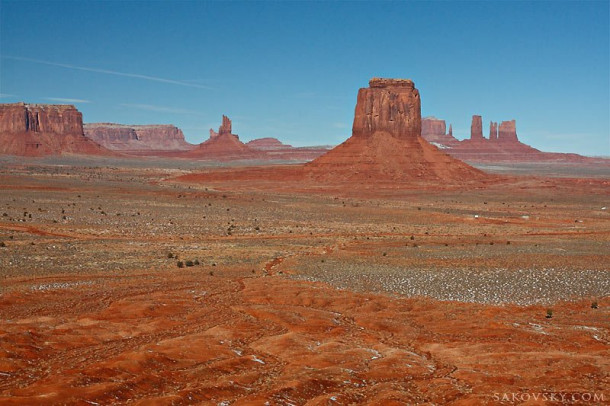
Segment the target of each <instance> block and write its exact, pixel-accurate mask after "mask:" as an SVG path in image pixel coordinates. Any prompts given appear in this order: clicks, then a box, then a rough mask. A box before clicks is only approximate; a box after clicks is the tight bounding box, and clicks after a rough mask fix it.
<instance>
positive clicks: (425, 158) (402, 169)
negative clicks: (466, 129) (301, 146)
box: [305, 78, 486, 184]
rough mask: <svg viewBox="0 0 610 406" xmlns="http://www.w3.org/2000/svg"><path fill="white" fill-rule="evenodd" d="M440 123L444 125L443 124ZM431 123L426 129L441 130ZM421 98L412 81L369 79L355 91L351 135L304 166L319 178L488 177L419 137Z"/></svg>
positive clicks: (459, 179) (454, 179) (377, 180)
mask: <svg viewBox="0 0 610 406" xmlns="http://www.w3.org/2000/svg"><path fill="white" fill-rule="evenodd" d="M443 125H444V123H443ZM440 127H441V125H440V124H438V123H435V122H434V123H433V122H430V123H428V124H426V128H427V129H432V128H433V129H435V130H434V131H437V130H440ZM421 133H422V119H421V101H420V95H419V91H418V90H417V89H416V88H415V85H414V83H413V81H411V80H406V79H380V78H373V79H371V81H370V82H369V87H368V88H362V89H360V90H359V91H358V99H357V102H356V109H355V114H354V124H353V127H352V136H351V137H350V138H349V139H348V140H347V141H345V142H344V143H343V144H341V145H339V146H337V147H335V148H334V149H332V150H331V151H329V152H328V153H326V154H324V155H322V156H321V157H319V158H317V159H315V160H314V161H312V162H310V163H309V164H306V166H305V169H306V172H307V173H308V174H309V176H310V177H312V178H315V179H319V180H322V181H331V182H336V181H339V182H341V181H358V182H375V183H376V184H377V183H383V182H419V181H425V182H429V181H432V182H435V181H438V182H443V183H456V182H457V183H462V182H467V181H471V180H478V179H483V178H484V177H486V175H485V174H483V173H482V172H481V171H479V170H477V169H475V168H472V167H471V166H469V165H467V164H465V163H463V162H461V161H459V160H457V159H455V158H452V157H450V156H449V155H446V154H445V153H443V152H441V151H440V150H439V149H438V148H436V147H435V146H432V145H430V144H429V143H428V142H427V141H426V140H424V139H423V138H422V137H421Z"/></svg>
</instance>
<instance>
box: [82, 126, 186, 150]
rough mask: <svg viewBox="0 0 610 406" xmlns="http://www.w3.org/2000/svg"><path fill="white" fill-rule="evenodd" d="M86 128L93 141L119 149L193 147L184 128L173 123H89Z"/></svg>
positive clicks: (176, 148)
mask: <svg viewBox="0 0 610 406" xmlns="http://www.w3.org/2000/svg"><path fill="white" fill-rule="evenodd" d="M84 130H85V135H86V136H87V137H89V138H91V139H92V140H93V141H95V142H97V143H99V144H101V145H103V146H104V147H106V148H108V149H111V150H117V151H152V150H159V151H173V150H176V151H182V150H187V149H190V148H192V147H193V146H192V145H191V144H189V143H187V142H186V140H185V139H184V134H183V133H182V130H180V129H179V128H178V127H176V126H174V125H171V124H147V125H126V124H116V123H87V124H85V126H84Z"/></svg>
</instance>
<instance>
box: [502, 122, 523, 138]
mask: <svg viewBox="0 0 610 406" xmlns="http://www.w3.org/2000/svg"><path fill="white" fill-rule="evenodd" d="M498 141H499V142H519V138H517V122H516V121H515V120H510V121H502V122H501V123H500V127H499V128H498Z"/></svg>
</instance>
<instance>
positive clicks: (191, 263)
mask: <svg viewBox="0 0 610 406" xmlns="http://www.w3.org/2000/svg"><path fill="white" fill-rule="evenodd" d="M184 264H185V265H186V266H194V265H195V264H194V263H193V261H191V260H190V259H189V260H187V261H186V262H185V263H184Z"/></svg>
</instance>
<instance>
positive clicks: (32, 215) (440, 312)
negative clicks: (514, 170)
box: [0, 158, 610, 405]
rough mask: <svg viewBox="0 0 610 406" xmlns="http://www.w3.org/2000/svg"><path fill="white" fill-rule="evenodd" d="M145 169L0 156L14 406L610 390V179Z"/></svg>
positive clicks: (2, 393) (1, 384)
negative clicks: (313, 179)
mask: <svg viewBox="0 0 610 406" xmlns="http://www.w3.org/2000/svg"><path fill="white" fill-rule="evenodd" d="M174 162H176V161H174ZM136 163H137V166H136V165H135V164H136ZM136 163H134V165H131V164H130V161H126V160H122V161H119V160H116V161H108V160H104V161H100V162H99V164H95V161H87V163H86V166H80V165H78V164H77V163H75V161H66V160H62V159H59V158H58V159H56V160H55V161H53V160H48V159H47V160H45V161H42V160H28V161H26V162H24V161H23V160H0V187H1V188H2V190H3V191H6V193H0V270H1V271H2V274H1V278H2V282H1V283H0V311H1V313H2V319H1V320H0V337H1V340H2V346H0V403H1V404H7V405H9V404H41V405H44V404H49V405H55V404H100V405H101V404H141V405H145V404H172V403H174V404H214V405H218V404H252V405H254V404H265V403H268V404H279V405H288V404H295V405H304V404H308V405H316V404H370V405H374V404H388V405H393V404H394V405H403V404H456V405H458V404H489V405H491V404H498V403H501V402H500V401H499V399H500V398H501V397H503V396H508V399H509V400H508V401H505V402H504V403H505V404H514V403H526V401H527V400H528V399H529V400H530V402H531V396H534V395H535V394H542V393H544V394H546V396H551V395H553V396H556V397H557V399H561V396H564V397H569V398H568V399H572V397H574V396H576V397H577V398H576V399H581V398H584V399H589V400H590V401H589V402H588V403H590V404H604V403H607V400H608V396H609V394H608V391H607V389H608V387H609V385H610V381H609V377H608V370H609V369H610V363H609V361H608V360H609V359H610V358H609V357H608V353H609V352H608V348H609V345H610V322H609V320H610V312H609V309H610V307H609V306H610V301H609V299H608V295H609V294H610V269H609V268H608V266H607V264H608V263H609V262H610V257H609V254H608V253H609V252H610V215H609V214H608V209H607V207H606V206H607V202H608V197H609V193H608V190H609V188H608V186H609V185H608V174H606V176H605V178H601V179H590V178H579V179H569V178H562V179H553V178H546V179H535V178H532V177H512V178H505V181H504V182H501V183H500V182H498V183H496V184H492V185H488V186H487V187H485V188H469V187H455V188H453V189H447V188H440V187H438V185H437V184H436V183H435V182H432V183H431V184H430V185H429V187H427V188H422V187H420V188H408V187H403V188H395V189H392V190H385V191H384V190H381V191H379V190H377V189H374V188H370V189H367V188H360V187H358V186H357V185H354V184H352V185H345V186H344V187H343V188H342V189H341V188H338V187H336V188H332V189H317V190H313V191H312V190H301V191H299V190H298V188H299V187H301V188H302V187H303V185H302V184H301V182H300V181H293V180H291V179H289V178H288V179H285V180H284V182H276V183H274V184H269V183H268V182H267V181H266V180H265V179H264V178H255V179H250V180H248V181H241V183H239V182H238V181H234V182H228V183H227V182H224V181H219V182H212V181H210V182H205V183H184V182H177V181H176V177H177V176H179V175H184V174H187V173H190V172H191V170H187V169H179V168H177V167H176V168H172V167H169V166H167V167H165V168H164V169H161V168H159V167H155V166H150V167H146V166H142V163H141V162H139V161H138V162H136ZM166 165H169V164H166ZM292 182H294V183H295V184H293V185H292V186H290V184H291V183H292ZM261 188H264V190H263V189H261ZM549 312H550V318H547V315H549ZM512 394H516V396H518V401H511V400H510V399H511V397H512V396H514V395H512ZM594 396H595V398H594ZM579 397H580V398H579ZM602 397H603V398H602ZM592 399H596V400H595V401H593V400H592ZM564 403H565V402H564ZM546 404H562V402H561V401H554V402H553V401H550V402H549V401H547V402H546Z"/></svg>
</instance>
